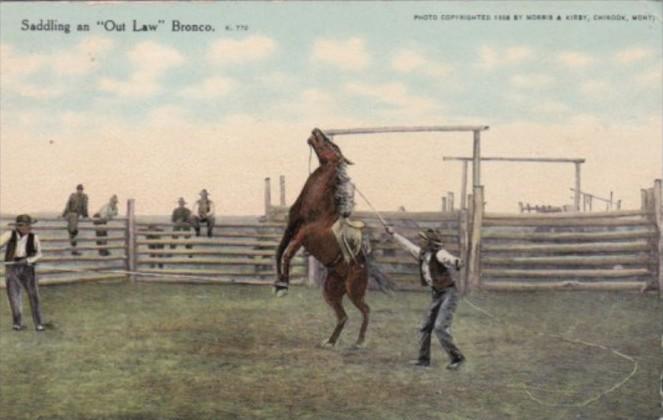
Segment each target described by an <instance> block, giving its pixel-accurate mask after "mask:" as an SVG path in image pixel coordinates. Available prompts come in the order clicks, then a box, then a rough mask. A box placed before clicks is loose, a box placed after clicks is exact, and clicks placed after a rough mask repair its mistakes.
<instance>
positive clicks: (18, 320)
mask: <svg viewBox="0 0 663 420" xmlns="http://www.w3.org/2000/svg"><path fill="white" fill-rule="evenodd" d="M5 275H6V279H5V281H6V284H7V297H9V306H10V307H11V311H12V320H13V322H14V325H22V314H21V306H22V296H21V293H22V290H23V288H25V290H27V292H28V299H29V300H30V308H31V309H32V320H33V321H34V324H35V327H36V326H37V325H41V324H42V319H41V308H40V306H39V288H38V286H37V280H36V278H35V267H34V266H29V265H25V264H19V265H8V266H7V267H6V274H5Z"/></svg>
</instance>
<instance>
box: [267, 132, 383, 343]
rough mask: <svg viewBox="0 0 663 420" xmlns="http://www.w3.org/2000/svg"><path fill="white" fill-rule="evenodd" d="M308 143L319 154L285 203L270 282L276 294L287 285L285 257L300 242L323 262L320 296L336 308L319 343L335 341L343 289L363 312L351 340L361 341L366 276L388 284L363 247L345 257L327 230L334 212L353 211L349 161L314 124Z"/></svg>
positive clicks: (340, 326) (344, 318)
mask: <svg viewBox="0 0 663 420" xmlns="http://www.w3.org/2000/svg"><path fill="white" fill-rule="evenodd" d="M308 144H309V145H310V146H311V147H312V148H313V150H314V151H315V153H316V155H317V156H318V160H319V162H320V166H318V168H317V169H316V170H315V171H314V172H313V173H312V174H311V175H309V177H308V179H307V180H306V184H304V188H303V189H302V191H301V193H300V194H299V197H297V200H296V201H295V203H294V204H293V205H292V207H291V208H290V213H289V217H288V226H287V227H286V229H285V232H284V234H283V238H282V239H281V243H280V244H279V246H278V249H277V251H276V270H277V275H278V280H277V282H276V283H275V284H274V287H275V291H276V293H277V295H283V294H285V292H286V291H287V289H288V284H289V272H290V260H291V259H292V257H293V256H294V255H295V253H297V251H298V250H299V248H300V247H302V246H303V247H304V248H305V249H306V250H307V251H308V252H309V253H310V254H311V255H312V256H314V257H315V258H316V259H317V260H318V261H320V263H322V264H323V265H324V266H325V267H326V268H327V277H326V278H325V281H324V289H323V290H324V292H323V293H324V297H325V301H326V302H327V303H328V304H329V306H331V307H332V309H333V310H334V312H335V313H336V320H337V323H336V327H335V328H334V331H333V332H332V334H331V336H330V337H329V339H327V340H326V341H325V342H323V345H327V346H333V345H334V344H336V340H338V337H339V335H340V334H341V331H342V330H343V326H344V325H345V322H346V321H347V319H348V316H347V314H346V312H345V310H344V309H343V295H345V294H346V293H347V295H348V297H349V298H350V300H351V301H352V303H353V304H354V305H355V306H356V307H357V308H358V309H359V311H360V312H361V314H362V317H363V320H362V324H361V328H360V330H359V337H358V338H357V342H356V343H355V346H356V347H360V346H362V345H363V344H364V339H365V336H366V328H367V326H368V315H369V312H370V308H369V306H368V305H367V304H366V302H365V301H364V295H365V294H366V288H367V285H368V276H369V275H371V277H373V278H375V280H376V281H377V282H378V285H379V286H380V287H381V288H383V287H384V286H386V285H387V279H386V278H385V277H384V275H383V274H382V273H381V272H380V271H379V269H378V268H377V267H376V266H375V265H374V264H372V263H371V261H369V260H368V258H367V256H366V255H365V252H364V251H362V252H360V253H359V254H358V255H357V256H356V257H355V258H354V259H352V260H350V261H349V262H346V261H345V259H344V258H343V254H342V251H341V248H340V246H339V245H338V242H337V240H336V238H335V236H334V233H333V232H332V225H333V224H334V223H335V222H336V221H337V220H338V219H339V217H340V216H341V215H343V216H348V215H349V213H350V212H351V211H352V196H351V192H349V191H351V189H350V188H349V187H350V178H349V177H348V176H347V174H346V166H347V165H351V164H352V162H350V161H349V160H348V159H346V158H345V157H344V156H343V154H342V153H341V150H340V148H339V147H338V146H337V145H336V144H335V143H334V142H332V141H331V140H330V139H329V138H327V136H325V134H324V133H323V132H322V131H321V130H319V129H317V128H316V129H314V130H313V131H312V133H311V136H310V137H309V139H308ZM369 271H370V273H369Z"/></svg>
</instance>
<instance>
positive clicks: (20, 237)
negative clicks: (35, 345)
mask: <svg viewBox="0 0 663 420" xmlns="http://www.w3.org/2000/svg"><path fill="white" fill-rule="evenodd" d="M35 222H36V220H34V219H32V218H31V217H30V216H29V215H27V214H21V215H19V216H17V217H16V223H12V224H10V225H13V226H15V228H14V229H13V230H11V231H9V232H5V233H3V234H2V235H0V248H2V247H3V246H5V245H7V247H6V249H5V270H6V273H5V282H6V285H7V297H8V298H9V306H10V307H11V311H12V321H13V326H12V328H13V329H14V330H15V331H20V330H22V329H24V328H25V326H24V325H23V322H22V314H21V304H22V296H21V292H22V288H25V290H26V291H27V292H28V298H29V299H30V309H31V310H32V320H33V322H34V325H35V329H36V330H37V331H44V324H43V323H42V318H41V309H40V308H39V289H38V286H37V279H36V278H35V266H34V265H35V263H36V262H37V261H38V260H39V259H40V258H41V256H42V254H41V244H40V243H39V237H38V236H37V235H36V234H35V233H32V231H31V227H32V224H33V223H35Z"/></svg>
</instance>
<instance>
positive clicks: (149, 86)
mask: <svg viewBox="0 0 663 420" xmlns="http://www.w3.org/2000/svg"><path fill="white" fill-rule="evenodd" d="M127 57H128V58H129V61H130V62H131V64H132V66H133V68H134V71H133V73H132V74H131V75H130V76H129V78H128V79H127V80H117V79H111V78H103V79H101V80H100V81H99V89H100V90H102V91H106V92H109V93H113V94H115V95H118V96H129V97H145V96H151V95H154V94H157V93H159V92H160V91H161V90H162V87H161V84H160V83H159V78H160V77H161V76H162V75H163V74H164V73H165V72H166V71H168V70H170V69H171V68H173V67H177V66H180V65H181V64H183V63H184V57H183V56H182V54H180V52H179V51H178V50H177V49H175V48H173V47H169V46H166V45H162V44H159V43H157V42H154V41H144V42H141V43H139V44H137V45H136V46H135V47H134V48H133V49H131V50H130V51H129V52H128V53H127Z"/></svg>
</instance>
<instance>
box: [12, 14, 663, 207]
mask: <svg viewBox="0 0 663 420" xmlns="http://www.w3.org/2000/svg"><path fill="white" fill-rule="evenodd" d="M661 7H662V3H661V2H648V1H644V2H631V1H629V2H620V1H614V2H596V1H573V2H552V1H546V2H508V1H504V2H481V1H477V2H471V3H469V2H430V3H429V2H402V3H401V2H390V3H386V2H357V3H347V2H344V3H342V4H341V3H336V2H294V3H269V2H246V3H237V2H222V3H211V2H210V3H208V2H203V3H190V2H186V3H164V4H159V3H154V2H149V3H145V4H128V3H101V4H85V3H59V4H51V3H38V4H30V3H28V4H24V3H13V2H12V3H0V11H1V13H0V15H1V16H0V19H1V20H0V23H1V29H0V31H1V32H0V48H1V49H0V59H1V60H0V89H1V97H0V107H1V111H2V112H1V113H0V212H4V213H19V212H43V211H56V212H57V211H61V210H62V208H63V206H64V203H65V201H66V198H67V197H68V195H69V193H71V192H72V191H73V190H74V188H75V185H76V184H78V183H83V184H85V186H86V190H87V192H88V194H89V195H90V200H91V207H92V208H91V210H92V211H96V209H97V208H98V207H100V206H101V205H102V204H104V202H105V201H106V200H107V198H108V197H109V196H110V195H112V194H118V196H119V197H120V200H121V201H125V200H126V199H127V198H130V197H131V198H135V199H136V202H137V210H138V212H139V213H140V214H169V213H170V211H171V210H172V208H173V207H174V206H175V205H176V201H177V198H178V197H180V196H184V197H185V198H186V199H187V200H188V201H189V202H192V201H193V200H195V199H196V198H197V193H198V191H200V189H202V188H206V189H207V190H209V191H210V192H211V194H212V196H211V197H212V199H215V200H216V202H217V212H218V213H220V214H221V215H223V214H228V215H230V214H232V215H239V214H260V213H261V212H262V209H263V185H264V181H263V180H264V178H265V177H272V179H273V180H274V182H273V187H274V188H273V192H272V195H273V199H274V201H275V202H276V201H277V200H278V191H277V189H276V186H277V182H276V180H277V179H278V176H279V175H281V174H283V175H285V176H286V179H287V199H288V202H292V201H293V200H294V199H295V198H296V194H297V193H298V191H299V189H300V188H301V186H302V185H303V182H304V180H305V179H306V176H307V174H308V157H309V149H308V147H307V145H306V139H307V137H308V135H309V133H310V131H311V129H312V128H314V127H320V128H322V129H325V128H327V129H329V128H349V127H361V126H382V125H399V126H400V125H444V124H449V125H456V124H472V125H489V126H490V127H491V128H490V130H488V131H487V132H484V133H483V135H482V138H483V139H484V140H483V145H482V153H483V155H485V156H522V157H527V156H529V157H570V158H585V159H587V163H586V164H585V165H584V166H583V179H582V181H583V189H584V190H586V191H588V192H591V193H594V194H597V195H600V196H608V195H609V194H610V191H614V194H615V197H616V198H618V199H622V200H623V206H624V207H625V208H636V207H638V206H639V204H640V202H639V200H640V188H645V187H649V186H651V185H652V183H653V180H654V178H657V177H661V166H662V165H661V150H662V148H663V128H662V120H663V104H662V102H663V91H662V85H663V81H662V78H663V64H662V52H663V47H661V46H662V45H663V30H662V28H663V26H662V15H663V13H662V12H661ZM428 14H434V15H436V16H437V17H438V19H437V20H432V19H431V20H419V19H415V15H428ZM455 14H472V15H474V14H486V15H490V16H491V20H490V21H477V20H473V21H467V20H463V21H458V20H453V21H450V20H446V19H445V20H443V19H441V18H440V15H455ZM496 14H508V15H510V16H511V19H512V18H513V15H514V14H519V15H523V20H520V21H513V20H510V21H497V20H496V19H495V15H496ZM529 14H537V15H547V14H551V15H553V18H554V19H555V20H553V21H540V20H538V21H527V20H525V16H526V15H529ZM572 14H578V15H586V16H587V17H588V19H587V20H582V21H571V20H566V17H567V16H568V15H572ZM557 15H559V16H560V17H561V20H559V21H558V20H556V16H557ZM597 15H601V16H604V15H624V16H626V20H625V21H614V20H596V18H597V17H598V16H597ZM634 15H645V16H648V20H642V21H636V20H635V19H634V18H633V17H634ZM40 19H41V20H43V21H44V22H46V21H47V20H48V19H53V20H57V22H56V23H58V24H66V23H69V24H71V25H72V28H71V29H72V31H71V32H70V33H68V34H66V33H63V32H59V31H49V32H45V31H26V30H22V27H23V26H24V24H23V23H22V22H23V21H24V20H27V23H28V25H29V24H38V23H39V22H40ZM134 19H135V20H136V21H137V23H138V24H139V25H142V24H143V23H146V24H147V23H150V24H152V23H157V22H158V21H159V19H162V20H163V21H164V23H163V24H161V25H160V26H159V29H158V30H157V31H155V32H149V33H146V32H133V31H132V26H133V24H132V23H133V22H132V20H134ZM174 19H177V20H179V21H181V22H184V23H200V24H209V25H211V26H213V27H214V29H215V31H214V32H189V33H182V32H172V31H171V21H172V20H174ZM108 20H113V21H115V22H116V23H126V29H127V30H126V31H125V32H108V31H105V30H104V29H103V28H102V27H101V26H98V25H97V24H96V23H97V22H98V21H108ZM79 23H87V24H89V25H90V29H91V30H90V31H89V32H77V31H76V30H75V29H76V28H75V25H76V24H79ZM237 25H240V26H237ZM226 26H229V27H231V28H233V29H234V30H232V31H229V30H226ZM245 26H247V27H248V29H247V30H241V29H243V28H244V27H245ZM471 139H472V135H471V134H470V133H465V134H413V135H402V134H401V135H380V136H355V137H338V138H337V142H338V144H339V146H340V147H341V148H342V150H343V152H344V154H345V155H346V156H347V157H348V158H349V159H351V160H353V161H354V162H355V165H354V166H353V167H352V169H351V171H350V175H351V176H352V178H353V180H354V182H355V183H356V184H357V186H358V187H359V188H360V189H361V190H362V192H363V193H364V194H365V195H367V196H368V197H369V198H370V199H371V201H372V203H373V204H374V205H375V206H376V207H377V208H379V209H382V210H395V209H397V208H398V207H399V206H401V205H403V206H405V207H406V208H407V209H408V210H437V209H439V207H440V197H441V196H442V195H446V193H447V192H448V191H453V192H454V193H456V195H458V194H459V191H460V176H461V166H460V164H458V163H450V162H442V156H445V155H465V156H469V155H471V152H472V141H471ZM313 166H315V162H314V163H313ZM482 176H483V184H484V185H485V188H486V197H487V202H488V210H491V211H511V212H515V211H517V209H518V207H517V203H518V201H523V202H529V203H531V204H550V205H563V204H571V203H572V198H571V197H572V193H571V192H570V191H569V188H571V187H573V166H572V165H552V164H546V165H533V164H501V163H500V164H498V163H486V164H485V165H484V167H483V168H482ZM357 202H358V207H359V208H360V209H367V208H368V207H367V206H366V204H364V203H363V202H361V199H360V198H359V197H357Z"/></svg>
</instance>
